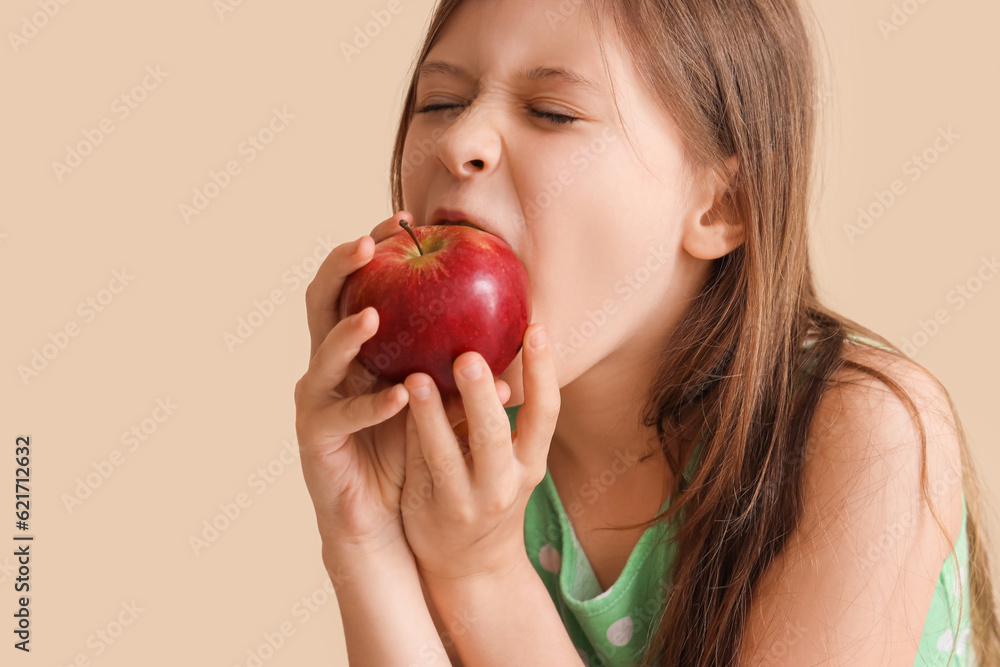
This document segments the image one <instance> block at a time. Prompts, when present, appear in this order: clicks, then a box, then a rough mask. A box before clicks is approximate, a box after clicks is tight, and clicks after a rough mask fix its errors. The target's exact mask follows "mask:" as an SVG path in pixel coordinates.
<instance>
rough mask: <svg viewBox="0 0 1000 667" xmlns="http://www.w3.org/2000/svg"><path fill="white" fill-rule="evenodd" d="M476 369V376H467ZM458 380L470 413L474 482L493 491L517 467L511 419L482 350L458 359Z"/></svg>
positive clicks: (459, 388)
mask: <svg viewBox="0 0 1000 667" xmlns="http://www.w3.org/2000/svg"><path fill="white" fill-rule="evenodd" d="M470 371H472V372H473V373H477V375H475V376H474V377H470V376H468V375H467V373H468V372H470ZM454 373H455V381H456V383H457V385H458V391H459V393H460V394H461V396H462V404H463V405H464V407H465V414H466V415H467V416H468V419H467V421H468V425H469V449H470V450H471V452H472V477H473V484H475V485H476V486H477V487H482V488H484V489H485V490H487V491H489V490H490V489H491V488H493V486H494V485H497V488H500V485H503V484H504V483H505V481H506V480H507V478H508V475H509V473H510V471H511V469H512V468H513V464H514V455H513V448H512V446H511V442H510V420H509V419H508V418H507V413H506V412H505V411H504V409H503V403H502V402H501V400H500V397H499V396H497V386H496V380H495V379H494V378H493V373H492V372H491V371H490V367H489V366H488V365H487V364H486V360H485V359H483V357H482V355H481V354H479V353H478V352H464V353H462V354H460V355H459V356H458V358H457V359H455V363H454Z"/></svg>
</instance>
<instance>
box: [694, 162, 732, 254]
mask: <svg viewBox="0 0 1000 667" xmlns="http://www.w3.org/2000/svg"><path fill="white" fill-rule="evenodd" d="M736 169H737V162H736V156H735V155H731V156H730V157H728V158H727V159H726V161H725V166H724V172H725V174H726V177H725V179H723V178H720V177H719V176H717V175H715V174H714V173H713V172H711V171H710V172H709V173H708V175H707V177H706V180H707V181H708V182H709V183H711V187H706V188H705V194H704V195H703V197H702V199H701V200H700V201H698V202H695V204H696V205H695V206H694V208H693V209H692V210H691V214H690V216H689V217H688V221H687V224H686V225H685V230H684V244H683V245H684V249H685V250H686V251H687V252H688V253H689V254H690V255H692V256H693V257H697V258H698V259H707V260H711V259H718V258H719V257H722V256H723V255H727V254H729V253H730V252H732V251H733V250H734V249H735V248H737V247H739V246H740V245H741V244H742V243H743V242H744V241H745V230H744V227H743V221H742V220H740V219H739V216H738V215H737V212H736V209H735V208H734V207H733V205H732V197H731V196H730V194H731V191H730V188H731V187H732V184H733V183H734V181H735V176H736ZM706 209H707V210H706Z"/></svg>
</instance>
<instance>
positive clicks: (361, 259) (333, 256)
mask: <svg viewBox="0 0 1000 667" xmlns="http://www.w3.org/2000/svg"><path fill="white" fill-rule="evenodd" d="M403 218H406V219H408V220H409V221H411V222H412V220H413V216H412V215H411V214H410V213H408V212H406V211H399V212H397V213H396V214H395V215H393V216H392V217H391V218H388V219H387V220H383V221H382V222H381V223H379V224H378V225H375V228H374V229H373V230H372V234H371V238H372V240H373V241H374V242H373V243H370V242H369V241H368V236H362V237H361V238H359V239H357V240H356V241H351V242H349V243H342V244H341V245H339V246H337V247H335V248H334V249H333V250H331V251H330V254H329V255H327V257H326V259H325V260H323V263H322V264H321V265H320V267H319V269H317V271H316V276H315V277H314V278H313V279H312V281H311V282H310V283H309V285H308V286H307V287H306V297H305V298H306V318H307V320H308V322H309V336H310V341H311V346H310V352H309V356H310V357H312V356H313V355H314V354H315V353H316V349H317V348H318V347H319V346H320V344H321V343H322V342H323V339H324V338H326V335H327V333H329V331H330V329H332V328H333V326H334V325H335V324H336V323H337V322H338V321H339V319H340V318H339V316H338V311H339V308H338V306H339V302H340V293H341V291H342V290H343V288H344V281H346V280H347V276H349V275H351V274H352V273H354V272H355V271H357V270H358V269H360V268H361V267H362V266H364V265H365V264H367V263H368V262H369V261H370V260H371V258H372V255H373V254H374V252H375V244H377V243H378V242H379V241H382V240H384V239H386V238H388V237H389V236H392V233H389V232H388V230H389V229H390V228H391V227H392V225H396V226H397V228H398V225H399V220H401V219H403Z"/></svg>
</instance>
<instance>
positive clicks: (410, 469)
mask: <svg viewBox="0 0 1000 667" xmlns="http://www.w3.org/2000/svg"><path fill="white" fill-rule="evenodd" d="M405 442H406V477H405V480H406V486H407V487H408V488H407V493H409V490H410V489H413V491H412V492H413V493H415V494H417V496H418V497H417V498H414V497H412V496H407V495H404V497H403V499H402V500H403V503H402V504H401V505H400V508H399V509H400V511H401V512H402V514H403V517H404V518H405V517H407V516H409V515H410V514H411V513H412V512H413V511H415V510H417V509H419V508H420V507H422V506H423V505H424V504H425V503H426V502H427V501H428V500H430V497H431V494H432V493H433V490H434V485H433V481H432V477H431V471H430V468H429V467H428V466H427V460H426V459H425V458H424V453H423V452H422V451H421V449H420V433H419V431H418V430H417V422H416V419H414V417H413V410H407V411H406V440H405Z"/></svg>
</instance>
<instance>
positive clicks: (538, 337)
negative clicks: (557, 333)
mask: <svg viewBox="0 0 1000 667" xmlns="http://www.w3.org/2000/svg"><path fill="white" fill-rule="evenodd" d="M548 339H549V337H548V336H547V335H545V329H544V328H542V329H539V330H538V333H536V334H535V335H534V336H532V337H531V347H533V348H535V349H536V350H540V349H541V348H543V347H545V341H547V340H548Z"/></svg>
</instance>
